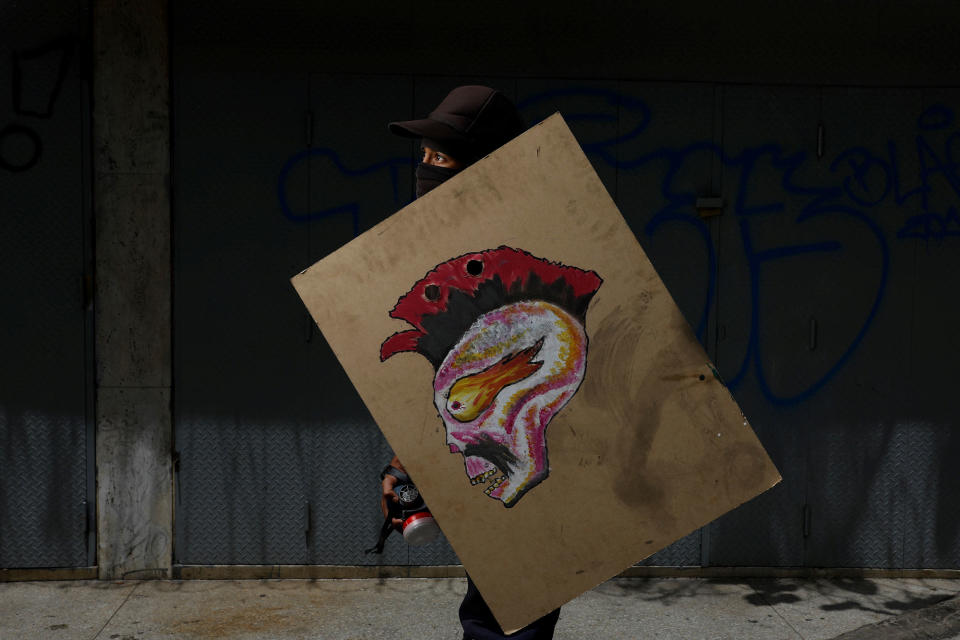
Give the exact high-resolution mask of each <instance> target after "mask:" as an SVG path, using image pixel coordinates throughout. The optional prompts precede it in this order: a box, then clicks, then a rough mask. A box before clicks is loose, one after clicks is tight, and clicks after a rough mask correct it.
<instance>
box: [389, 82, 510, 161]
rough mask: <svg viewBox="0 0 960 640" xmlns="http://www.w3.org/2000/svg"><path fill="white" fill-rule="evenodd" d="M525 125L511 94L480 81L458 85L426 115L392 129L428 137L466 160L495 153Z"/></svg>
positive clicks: (451, 153) (474, 159)
mask: <svg viewBox="0 0 960 640" xmlns="http://www.w3.org/2000/svg"><path fill="white" fill-rule="evenodd" d="M524 129H526V126H525V125H524V122H523V118H522V117H520V113H519V112H518V111H517V108H516V107H515V106H514V105H513V103H512V102H510V99H509V98H507V97H506V96H505V95H503V93H502V92H500V91H498V90H497V89H491V88H490V87H482V86H479V85H467V86H463V87H457V88H456V89H454V90H453V91H451V92H450V93H448V94H447V97H446V98H444V99H443V101H442V102H440V104H439V105H437V108H436V109H434V110H433V111H431V112H430V115H428V116H427V117H426V118H422V119H420V120H406V121H403V122H391V123H390V131H391V132H392V133H395V134H397V135H399V136H404V137H406V138H426V139H427V140H429V141H433V142H434V143H435V144H437V145H438V147H439V149H440V150H442V151H445V152H447V153H449V154H450V155H451V156H453V157H454V158H456V159H457V160H459V161H461V162H464V163H466V164H471V163H473V162H476V161H477V160H479V159H480V158H482V157H483V156H485V155H487V154H489V153H492V152H493V151H495V150H496V149H498V148H499V147H500V146H502V145H504V144H505V143H507V142H509V141H510V140H512V139H513V138H515V137H516V136H517V135H519V134H521V133H523V131H524Z"/></svg>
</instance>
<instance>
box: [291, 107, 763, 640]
mask: <svg viewBox="0 0 960 640" xmlns="http://www.w3.org/2000/svg"><path fill="white" fill-rule="evenodd" d="M293 284H294V286H295V288H296V290H297V292H298V293H299V295H300V296H301V298H302V299H303V301H304V303H305V304H306V306H307V308H308V309H309V311H310V313H311V314H312V316H313V318H314V320H316V322H317V325H318V326H319V328H320V330H321V331H322V332H323V334H324V336H325V338H326V339H327V341H328V342H329V343H330V346H331V348H332V349H333V351H334V353H335V354H336V355H337V357H338V358H339V360H340V362H341V364H342V365H343V367H344V369H345V370H346V372H347V374H348V375H349V377H350V379H351V381H352V382H353V384H354V385H355V386H356V388H357V390H358V391H359V393H360V396H361V397H362V398H363V401H364V402H365V403H366V405H367V407H368V408H369V410H370V413H371V414H372V415H373V418H374V419H375V420H376V422H377V424H378V425H379V426H380V428H381V429H382V430H383V433H384V435H385V436H386V438H387V440H388V441H389V443H390V445H391V446H392V447H393V449H394V451H395V452H396V453H397V455H398V456H399V458H400V459H401V460H402V461H403V463H404V465H405V466H406V468H407V470H408V471H409V472H410V474H411V476H412V477H413V478H414V480H415V481H416V483H417V486H418V487H419V488H420V490H421V492H422V494H423V497H424V498H425V499H426V502H427V504H428V505H429V507H430V509H431V511H432V512H433V515H434V517H435V518H436V519H437V522H438V523H439V524H440V526H441V528H442V529H443V532H444V534H445V535H446V537H447V539H448V540H449V542H450V544H451V545H452V547H453V549H454V550H455V551H456V552H457V555H458V556H459V557H460V560H461V562H463V564H464V567H465V568H466V570H467V572H468V573H469V574H470V575H471V577H472V578H473V580H474V581H475V582H476V584H477V587H478V588H479V589H480V591H481V593H482V594H483V596H484V599H485V600H486V601H487V603H488V604H489V606H490V608H491V610H492V611H493V613H494V615H495V616H496V618H497V620H498V621H499V622H500V624H501V626H502V627H503V628H504V629H506V630H515V629H518V628H520V627H522V626H524V625H526V624H527V623H529V622H531V621H533V620H535V619H536V618H538V617H540V616H542V615H544V614H546V613H547V612H549V611H551V610H553V609H555V608H557V607H558V606H560V605H562V604H563V603H564V602H567V601H569V600H571V599H572V598H575V597H576V596H577V595H579V594H581V593H582V592H584V591H586V590H588V589H590V588H592V587H594V586H596V585H597V584H599V583H600V582H603V581H604V580H607V579H608V578H610V577H612V576H615V575H616V574H618V573H620V572H621V571H623V570H624V569H626V568H627V567H629V566H631V565H632V564H634V563H635V562H637V561H639V560H641V559H643V558H645V557H647V556H649V555H650V554H652V553H654V552H656V551H657V550H659V549H661V548H663V547H665V546H667V545H668V544H670V543H671V542H673V541H675V540H677V539H679V538H681V537H683V536H684V535H686V534H688V533H690V532H691V531H693V530H695V529H696V528H698V527H701V526H703V525H704V524H706V523H708V522H710V521H711V520H713V519H715V518H716V517H718V516H720V515H722V514H723V513H725V512H727V511H729V510H730V509H732V508H734V507H736V506H738V505H740V504H742V503H743V502H745V501H747V500H748V499H750V498H752V497H754V496H756V495H757V494H759V493H761V492H762V491H764V490H766V489H768V488H770V487H771V486H773V485H774V484H776V483H777V482H778V481H779V480H780V476H779V474H778V473H777V470H776V468H775V467H774V466H773V464H772V463H771V461H770V459H769V458H768V457H767V455H766V453H765V451H764V450H763V448H762V446H761V445H760V443H759V441H758V440H757V438H756V436H755V434H754V433H753V431H752V429H751V428H750V426H749V425H748V424H747V421H746V419H745V418H744V416H743V414H742V413H741V411H740V409H739V408H738V407H737V404H736V402H735V401H734V400H733V398H732V397H731V395H730V393H729V392H728V391H727V389H726V388H725V386H724V385H723V382H722V381H721V380H720V378H719V376H718V375H717V374H716V370H715V369H714V368H713V366H712V365H711V363H710V361H709V359H708V358H707V356H706V354H705V352H704V350H703V348H702V347H701V345H700V344H699V342H698V341H697V339H696V338H695V336H694V334H693V332H692V330H691V328H690V326H689V325H688V324H687V322H686V320H685V319H684V317H683V316H682V315H681V313H680V311H679V309H678V308H677V306H676V304H675V303H674V301H673V299H672V298H671V297H670V294H669V293H668V292H667V290H666V288H665V287H664V285H663V283H662V282H661V280H660V278H659V277H658V276H657V273H656V271H655V270H654V268H653V266H652V265H651V263H650V261H649V260H648V259H647V257H646V255H645V254H644V252H643V250H642V249H641V247H640V245H639V244H638V242H637V240H636V238H635V237H634V235H633V233H632V232H631V231H630V229H629V227H628V226H627V224H626V222H625V221H624V219H623V217H622V216H621V215H620V212H619V211H618V210H617V207H616V205H615V204H614V202H613V200H612V199H611V198H610V196H609V195H608V194H607V192H606V190H605V189H604V187H603V185H602V184H601V182H600V180H599V178H598V177H597V175H596V173H595V172H594V170H593V168H592V167H591V166H590V163H589V162H588V160H587V158H586V157H585V156H584V154H583V152H582V151H581V149H580V147H579V145H578V144H577V141H576V140H575V139H574V137H573V135H572V134H571V133H570V130H569V129H568V128H567V126H566V123H564V121H563V119H562V118H561V117H560V116H559V115H555V116H553V117H551V118H549V119H547V120H546V121H544V122H542V123H541V124H539V125H537V126H535V127H533V128H531V129H530V130H529V131H527V132H526V133H524V134H523V135H521V136H520V137H518V138H516V139H515V140H513V141H512V142H510V143H508V144H507V145H505V146H504V147H502V148H501V149H499V150H498V151H496V152H495V153H493V154H492V155H490V156H488V157H486V158H484V159H482V160H481V161H479V162H477V163H476V164H474V165H472V166H471V167H470V168H469V169H468V170H466V171H463V172H461V173H460V174H458V175H457V176H455V177H454V178H452V179H450V180H449V181H447V182H446V183H444V184H443V185H441V186H440V187H438V188H436V189H435V190H433V191H431V192H430V193H428V194H427V195H426V196H424V197H422V198H420V199H418V200H417V201H415V202H413V203H412V204H410V205H409V206H407V207H405V208H404V209H403V210H401V211H400V212H398V213H396V214H395V215H393V216H392V217H390V218H389V219H387V220H385V221H384V222H383V223H381V224H379V225H377V226H376V227H374V228H373V229H371V230H370V231H368V232H367V233H365V234H363V235H361V236H360V237H358V238H356V239H355V240H353V241H352V242H350V243H349V244H347V245H345V246H344V247H342V248H340V249H339V250H337V251H336V252H334V253H332V254H330V255H329V256H328V257H326V258H324V259H323V260H321V261H320V262H318V263H317V264H315V265H313V266H312V267H310V268H309V269H307V270H306V271H304V272H302V273H300V274H298V275H297V276H295V277H294V278H293ZM371 508H372V504H371ZM358 533H359V532H358ZM395 544H396V543H395Z"/></svg>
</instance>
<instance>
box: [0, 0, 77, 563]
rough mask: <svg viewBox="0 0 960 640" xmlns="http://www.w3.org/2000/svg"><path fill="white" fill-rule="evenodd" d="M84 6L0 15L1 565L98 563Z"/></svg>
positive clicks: (39, 6)
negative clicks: (80, 46)
mask: <svg viewBox="0 0 960 640" xmlns="http://www.w3.org/2000/svg"><path fill="white" fill-rule="evenodd" d="M78 8H79V7H78V5H77V4H76V3H73V2H50V3H35V4H33V5H22V6H14V7H13V8H12V9H11V8H5V9H4V18H3V19H0V93H2V94H3V95H6V96H10V98H11V99H9V100H4V101H3V102H2V103H0V211H2V215H0V271H2V273H3V274H4V276H3V278H2V279H0V296H2V297H3V299H4V300H5V301H7V304H5V305H4V331H3V332H0V353H2V354H3V357H4V360H5V362H6V363H7V366H5V367H3V368H2V369H0V567H76V566H85V565H88V564H90V563H91V561H92V558H91V557H90V556H89V555H88V548H89V547H88V540H87V508H86V505H87V500H88V498H89V494H88V489H89V487H88V480H89V478H90V477H91V476H90V473H91V471H92V464H91V465H89V466H88V460H87V438H88V421H87V380H88V376H89V373H90V367H89V362H88V359H87V356H88V354H87V351H86V350H87V343H86V327H85V312H84V301H83V295H82V293H83V274H84V271H85V264H86V262H85V242H86V239H85V236H84V224H85V211H84V190H83V186H84V180H85V177H84V173H83V167H84V165H85V163H86V158H85V156H84V148H83V131H84V126H83V124H84V114H83V101H82V93H81V78H80V73H79V68H78V65H77V64H76V62H75V60H73V58H74V56H75V53H76V52H75V47H76V42H77V39H78V36H77V34H78V33H79V32H80V20H79V18H80V16H79V11H78ZM71 60H73V62H72V63H71ZM91 462H92V461H91Z"/></svg>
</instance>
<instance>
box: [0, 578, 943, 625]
mask: <svg viewBox="0 0 960 640" xmlns="http://www.w3.org/2000/svg"><path fill="white" fill-rule="evenodd" d="M465 590H466V582H465V581H464V580H463V579H455V578H448V579H390V580H262V581H260V580H248V581H225V580H216V581H201V580H195V581H145V582H136V581H131V582H96V581H72V582H12V583H0V639H2V640H15V639H17V640H18V639H21V638H30V639H31V640H32V639H35V638H39V639H44V640H45V639H47V638H50V639H53V640H68V639H69V640H72V639H77V640H80V639H83V640H101V639H102V640H108V639H109V640H150V639H153V638H157V639H166V638H183V639H196V638H237V639H241V640H244V639H250V638H276V639H287V638H318V639H323V640H381V639H384V638H390V639H397V640H405V639H408V638H410V639H423V640H459V638H460V633H459V626H458V622H457V617H456V611H457V605H458V604H459V600H460V597H461V595H462V594H463V592H464V591H465ZM958 594H960V581H956V580H932V579H930V580H919V579H912V580H909V579H907V580H904V579H899V580H894V579H875V580H870V579H858V580H852V579H822V580H791V579H780V580H772V579H771V580H766V579H765V580H759V579H758V580H716V579H695V578H658V579H652V578H638V579H617V580H611V581H610V582H607V583H605V584H602V585H600V586H599V587H597V588H596V589H594V590H592V591H590V592H588V593H586V594H584V595H582V596H580V597H579V598H577V599H576V600H574V601H573V602H571V603H569V604H568V605H566V606H564V607H563V613H562V615H561V617H560V623H559V625H558V627H557V632H556V636H555V638H556V640H573V639H577V640H583V639H594V638H596V639H602V640H607V639H609V640H617V639H627V638H629V639H633V638H642V639H646V638H658V639H674V638H676V639H681V638H682V639H684V640H697V639H716V640H719V639H731V640H732V639H736V640H753V639H756V640H779V639H781V638H782V639H789V640H796V639H802V640H819V639H827V638H835V637H837V636H840V635H841V634H849V635H847V636H844V637H845V638H850V639H851V640H867V639H877V640H881V639H888V640H893V639H896V640H906V639H908V638H909V639H914V638H924V639H927V640H932V639H934V638H960V597H957V598H955V599H952V600H951V598H954V596H958ZM877 623H879V624H877ZM864 625H876V626H872V627H864ZM898 633H899V634H901V635H896V634H898ZM903 633H906V634H907V635H903ZM910 634H912V635H910Z"/></svg>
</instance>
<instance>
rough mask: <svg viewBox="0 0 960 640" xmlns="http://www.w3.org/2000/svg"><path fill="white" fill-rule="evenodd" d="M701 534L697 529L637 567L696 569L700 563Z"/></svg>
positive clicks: (639, 563)
mask: <svg viewBox="0 0 960 640" xmlns="http://www.w3.org/2000/svg"><path fill="white" fill-rule="evenodd" d="M702 539H703V533H702V531H701V530H700V529H697V530H696V531H694V532H693V533H691V534H689V535H687V536H684V537H682V538H680V539H679V540H677V541H676V542H674V543H673V544H671V545H670V546H668V547H665V548H663V549H661V550H660V551H657V552H656V553H655V554H653V555H652V556H650V557H649V558H646V559H645V560H643V561H642V562H638V563H637V565H639V566H647V567H698V566H700V565H701V564H702V563H701V556H700V547H701V544H702Z"/></svg>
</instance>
